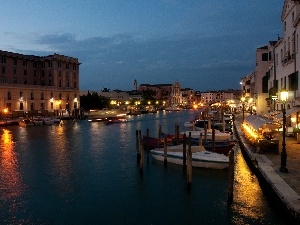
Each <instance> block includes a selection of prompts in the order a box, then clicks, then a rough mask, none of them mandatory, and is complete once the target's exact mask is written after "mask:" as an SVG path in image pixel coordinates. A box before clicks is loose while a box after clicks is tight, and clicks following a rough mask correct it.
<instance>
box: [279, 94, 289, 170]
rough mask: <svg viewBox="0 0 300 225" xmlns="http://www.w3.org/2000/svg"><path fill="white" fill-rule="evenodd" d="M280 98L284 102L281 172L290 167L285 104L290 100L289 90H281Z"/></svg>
mask: <svg viewBox="0 0 300 225" xmlns="http://www.w3.org/2000/svg"><path fill="white" fill-rule="evenodd" d="M280 100H281V101H282V103H283V107H282V151H281V165H280V172H282V173H287V172H288V169H287V168H286V158H287V154H286V148H285V146H286V144H285V132H286V127H285V126H286V110H285V104H286V101H287V100H288V92H287V91H286V90H282V91H281V92H280Z"/></svg>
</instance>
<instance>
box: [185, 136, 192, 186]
mask: <svg viewBox="0 0 300 225" xmlns="http://www.w3.org/2000/svg"><path fill="white" fill-rule="evenodd" d="M188 142H189V144H188V152H187V170H186V171H187V188H188V190H190V189H191V186H192V174H193V173H192V172H193V171H192V147H191V132H189V139H188Z"/></svg>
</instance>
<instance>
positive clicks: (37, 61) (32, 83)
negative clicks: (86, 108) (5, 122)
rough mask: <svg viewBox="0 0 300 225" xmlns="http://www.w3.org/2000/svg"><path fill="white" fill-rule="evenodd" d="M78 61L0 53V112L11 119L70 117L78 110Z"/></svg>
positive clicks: (52, 56) (56, 56)
mask: <svg viewBox="0 0 300 225" xmlns="http://www.w3.org/2000/svg"><path fill="white" fill-rule="evenodd" d="M79 65H80V63H79V62H78V59H77V58H73V57H68V56H64V55H59V54H55V53H54V55H49V56H43V57H41V56H34V55H23V54H19V53H13V52H7V51H0V68H1V70H0V71H1V82H0V112H1V114H2V116H3V112H4V109H6V111H8V113H9V114H10V115H11V116H12V117H17V116H26V115H29V116H31V115H49V114H50V115H54V114H56V115H58V114H60V115H63V114H67V115H71V114H73V113H75V111H77V109H79Z"/></svg>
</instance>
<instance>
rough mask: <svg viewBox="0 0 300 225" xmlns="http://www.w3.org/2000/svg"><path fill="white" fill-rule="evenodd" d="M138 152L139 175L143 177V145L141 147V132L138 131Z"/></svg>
mask: <svg viewBox="0 0 300 225" xmlns="http://www.w3.org/2000/svg"><path fill="white" fill-rule="evenodd" d="M139 143H140V145H139V152H140V174H141V175H143V169H144V145H143V138H142V132H141V130H139Z"/></svg>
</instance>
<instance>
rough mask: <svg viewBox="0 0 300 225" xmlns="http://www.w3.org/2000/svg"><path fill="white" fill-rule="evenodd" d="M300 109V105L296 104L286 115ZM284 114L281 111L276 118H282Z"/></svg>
mask: <svg viewBox="0 0 300 225" xmlns="http://www.w3.org/2000/svg"><path fill="white" fill-rule="evenodd" d="M298 111H300V106H294V107H293V108H291V109H288V110H286V116H289V115H291V114H293V113H295V112H298ZM282 116H283V115H282V112H281V113H280V114H279V115H277V116H276V119H281V118H282Z"/></svg>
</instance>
